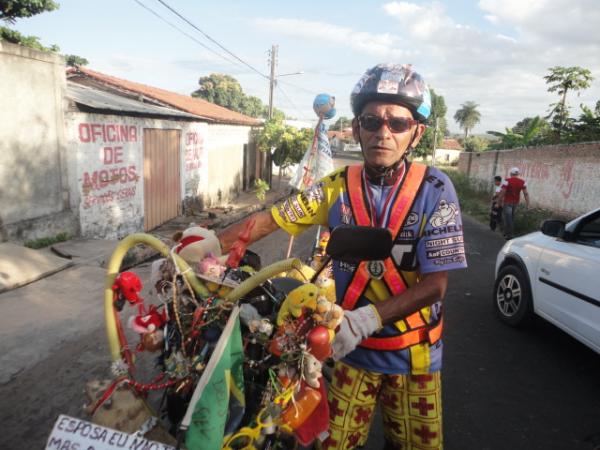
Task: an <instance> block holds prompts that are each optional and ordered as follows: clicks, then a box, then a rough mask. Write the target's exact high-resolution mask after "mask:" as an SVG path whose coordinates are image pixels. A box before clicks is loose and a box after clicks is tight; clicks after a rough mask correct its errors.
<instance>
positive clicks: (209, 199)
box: [205, 124, 250, 206]
mask: <svg viewBox="0 0 600 450" xmlns="http://www.w3.org/2000/svg"><path fill="white" fill-rule="evenodd" d="M249 139H250V127H242V126H233V125H212V124H210V125H209V126H208V141H207V149H208V173H209V183H208V186H207V188H206V195H205V201H206V203H207V205H208V206H212V205H220V204H224V203H227V202H228V201H230V200H232V199H233V198H235V197H236V195H237V194H238V193H239V192H240V191H241V190H242V176H243V167H244V144H247V143H248V142H249Z"/></svg>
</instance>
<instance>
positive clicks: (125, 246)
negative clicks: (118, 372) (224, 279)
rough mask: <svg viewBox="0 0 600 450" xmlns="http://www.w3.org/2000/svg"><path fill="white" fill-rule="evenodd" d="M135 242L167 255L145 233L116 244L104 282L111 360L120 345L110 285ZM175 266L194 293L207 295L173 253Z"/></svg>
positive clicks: (116, 356) (164, 248) (161, 245)
mask: <svg viewBox="0 0 600 450" xmlns="http://www.w3.org/2000/svg"><path fill="white" fill-rule="evenodd" d="M137 244H145V245H148V246H150V247H152V248H153V249H154V250H156V251H158V252H160V253H161V254H162V255H163V256H164V257H167V258H168V257H169V256H170V255H169V253H170V249H169V247H167V246H166V245H165V244H164V243H163V242H161V241H160V240H159V239H157V238H155V237H154V236H151V235H149V234H145V233H136V234H130V235H129V236H127V237H126V238H125V239H123V240H122V241H121V242H119V244H118V245H117V248H116V249H115V251H114V252H113V254H112V256H111V257H110V261H109V262H108V273H107V274H106V282H105V284H104V318H105V319H106V336H107V337H108V346H109V348H110V356H111V358H112V360H113V361H117V360H119V359H121V345H120V343H119V336H118V333H117V324H116V322H115V315H114V310H113V291H112V286H113V284H114V282H115V278H116V277H117V275H118V274H119V271H120V268H121V263H122V262H123V258H124V257H125V254H126V253H127V251H128V250H129V249H131V248H133V247H134V246H136V245H137ZM173 256H174V257H175V262H176V263H177V266H178V267H179V269H180V270H181V272H182V273H183V275H184V276H185V277H186V278H187V280H188V281H189V283H190V285H191V286H192V289H194V291H195V293H196V295H199V296H200V297H208V296H209V295H210V293H209V292H208V290H207V289H206V287H205V286H204V285H203V284H202V282H201V281H200V280H199V279H198V278H197V277H196V274H195V273H194V271H193V270H192V269H191V268H190V266H189V265H188V263H186V262H185V261H184V260H183V259H181V258H180V257H179V256H178V255H177V254H173Z"/></svg>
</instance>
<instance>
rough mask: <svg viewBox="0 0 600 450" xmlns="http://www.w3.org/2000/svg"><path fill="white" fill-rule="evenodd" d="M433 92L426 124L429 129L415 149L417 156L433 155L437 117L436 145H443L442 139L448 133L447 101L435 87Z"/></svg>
mask: <svg viewBox="0 0 600 450" xmlns="http://www.w3.org/2000/svg"><path fill="white" fill-rule="evenodd" d="M430 92H431V115H430V116H429V118H428V119H427V122H426V125H427V129H426V130H425V134H423V136H422V137H421V140H420V141H419V144H418V145H417V147H416V148H415V149H414V151H413V152H414V154H415V156H421V157H426V156H427V155H431V154H432V153H433V147H434V145H433V139H434V135H435V134H436V133H435V126H436V119H437V138H436V141H437V142H436V143H435V147H436V148H437V147H439V146H440V145H442V141H443V140H444V136H445V135H446V133H447V131H448V130H447V128H448V127H447V124H446V112H447V111H448V108H447V107H446V101H445V100H444V97H443V96H441V95H437V94H436V93H435V91H434V90H433V89H431V90H430Z"/></svg>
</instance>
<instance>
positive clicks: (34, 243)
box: [24, 233, 69, 249]
mask: <svg viewBox="0 0 600 450" xmlns="http://www.w3.org/2000/svg"><path fill="white" fill-rule="evenodd" d="M68 239H69V234H68V233H58V234H57V235H56V236H53V237H52V236H50V237H44V238H39V239H33V240H31V241H25V244H24V245H25V247H29V248H34V249H38V248H44V247H49V246H51V245H53V244H56V243H58V242H64V241H66V240H68Z"/></svg>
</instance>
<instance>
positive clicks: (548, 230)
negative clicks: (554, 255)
mask: <svg viewBox="0 0 600 450" xmlns="http://www.w3.org/2000/svg"><path fill="white" fill-rule="evenodd" d="M566 225H567V224H566V222H565V221H564V220H558V219H548V220H544V221H543V222H542V227H541V231H542V233H544V234H545V235H546V236H552V237H563V235H564V233H565V226H566Z"/></svg>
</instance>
